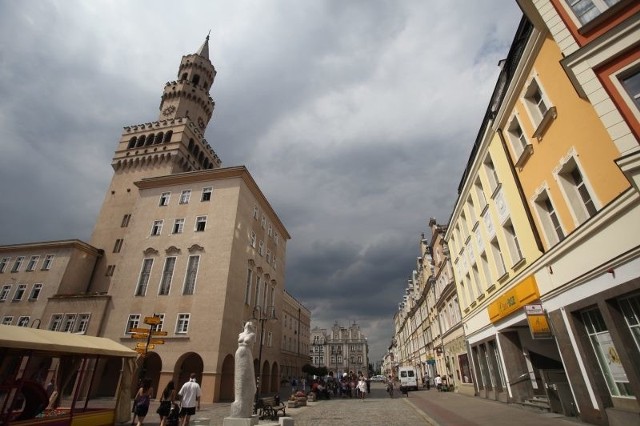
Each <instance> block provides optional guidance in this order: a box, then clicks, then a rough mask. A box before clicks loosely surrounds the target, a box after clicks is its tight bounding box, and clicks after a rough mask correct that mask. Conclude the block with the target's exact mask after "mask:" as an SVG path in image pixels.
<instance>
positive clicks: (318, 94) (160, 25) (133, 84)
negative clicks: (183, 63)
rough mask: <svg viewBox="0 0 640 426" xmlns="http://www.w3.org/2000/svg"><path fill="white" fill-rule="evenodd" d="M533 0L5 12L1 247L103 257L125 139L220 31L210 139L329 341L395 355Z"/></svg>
mask: <svg viewBox="0 0 640 426" xmlns="http://www.w3.org/2000/svg"><path fill="white" fill-rule="evenodd" d="M520 16H521V12H520V10H519V9H518V7H517V5H516V2H515V0H482V1H469V0H415V1H414V0H403V1H383V0H380V1H378V0H361V1H348V0H335V1H322V0H307V1H303V0H289V1H286V0H272V1H269V0H262V1H257V0H256V1H244V0H230V1H199V2H195V1H189V2H175V1H164V0H163V1H158V0H141V1H124V0H121V1H99V0H92V1H71V0H64V1H63V0H60V1H34V0H32V1H3V2H0V185H1V186H0V188H1V191H2V192H1V196H0V218H1V219H2V220H0V244H12V243H24V242H34V241H47V240H58V239H70V238H78V239H81V240H84V241H88V240H89V238H90V235H91V232H92V230H93V226H94V222H95V220H96V217H97V213H98V210H99V208H100V206H101V204H102V201H103V197H104V193H105V190H106V189H107V185H108V183H109V181H110V179H111V176H112V169H111V167H110V161H111V158H112V155H113V151H114V150H115V147H116V144H117V142H118V140H119V137H120V133H121V131H122V127H123V126H126V125H131V124H138V123H143V122H149V121H153V120H155V119H156V118H157V116H158V106H159V102H160V96H161V94H162V89H163V87H164V84H165V82H167V81H171V80H174V79H175V78H176V73H177V70H178V65H179V63H180V59H181V57H182V55H185V54H190V53H193V52H195V51H196V50H197V49H198V47H199V46H200V45H201V44H202V42H203V41H204V38H205V36H206V35H207V32H208V31H209V30H211V41H210V57H211V60H212V62H213V64H214V66H215V67H216V70H217V71H218V75H217V77H216V80H215V82H214V85H213V88H212V90H211V95H212V97H213V99H214V101H215V102H216V109H215V111H214V114H213V119H212V122H211V123H210V124H209V128H208V129H207V132H206V139H207V140H208V142H209V143H210V144H211V146H212V147H213V149H214V150H215V151H216V152H217V154H218V155H219V156H220V158H221V159H222V162H223V166H235V165H240V164H244V165H246V166H247V167H248V169H249V170H250V172H251V174H252V175H253V177H254V178H255V180H256V181H257V183H258V185H259V186H260V188H261V189H262V191H263V192H264V193H265V195H266V196H267V198H268V199H269V201H270V203H271V205H272V206H273V207H274V208H275V210H276V212H277V214H278V215H279V216H280V218H281V220H282V221H283V223H284V224H285V226H286V227H287V229H288V231H289V232H290V234H291V236H292V239H291V241H290V242H289V244H288V246H287V264H286V287H287V289H288V291H289V292H290V293H291V294H293V295H294V296H295V297H296V298H297V299H299V300H300V301H301V302H302V303H304V305H305V306H307V307H308V308H309V309H310V310H311V312H312V327H315V326H319V327H322V328H326V327H331V325H332V324H333V323H334V322H335V321H337V322H338V323H339V324H341V325H343V326H348V325H349V324H351V323H352V322H354V321H356V322H357V323H358V324H360V326H361V328H362V329H363V331H364V333H365V334H366V336H367V337H368V341H369V346H370V357H371V359H372V361H376V360H378V359H380V358H381V357H382V355H383V354H384V353H385V352H386V350H387V347H388V345H389V342H390V339H391V337H392V335H393V320H392V319H393V315H394V313H395V312H396V311H397V305H398V302H400V301H401V298H402V295H403V294H404V288H405V287H406V282H407V279H408V278H409V277H410V276H411V271H412V270H413V269H414V267H415V261H416V257H417V256H418V255H419V249H418V241H419V239H420V234H421V233H422V232H425V233H427V235H430V234H429V232H428V227H427V222H428V220H429V217H435V218H436V219H437V221H438V222H439V223H446V222H447V221H448V219H449V216H450V214H451V209H452V208H453V205H454V202H455V200H456V196H457V192H456V191H457V185H458V183H459V181H460V177H461V173H462V170H463V168H464V166H465V163H466V161H467V158H468V155H469V152H470V150H471V147H472V145H473V142H474V139H475V137H476V133H477V131H478V129H479V127H480V124H481V120H482V116H483V114H484V111H485V109H486V107H487V104H488V102H489V96H490V94H491V92H492V90H493V87H494V85H495V82H496V79H497V76H498V71H499V69H498V61H499V60H500V59H502V58H504V57H506V55H507V52H508V49H509V46H510V44H511V41H512V39H513V36H514V34H515V30H516V27H517V25H518V22H519V20H520Z"/></svg>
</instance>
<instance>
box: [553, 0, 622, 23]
mask: <svg viewBox="0 0 640 426" xmlns="http://www.w3.org/2000/svg"><path fill="white" fill-rule="evenodd" d="M619 1H620V0H565V2H566V3H567V5H568V6H569V7H570V8H571V11H572V12H573V14H574V15H575V16H576V18H578V21H580V23H581V24H582V25H584V24H586V23H587V22H590V21H592V20H593V19H594V18H596V17H598V16H599V15H600V14H601V13H603V12H604V11H606V10H607V9H609V8H610V7H611V6H613V5H614V4H616V3H618V2H619Z"/></svg>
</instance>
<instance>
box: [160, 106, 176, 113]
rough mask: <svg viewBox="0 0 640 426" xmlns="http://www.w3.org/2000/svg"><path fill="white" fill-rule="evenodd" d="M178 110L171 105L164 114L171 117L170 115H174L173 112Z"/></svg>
mask: <svg viewBox="0 0 640 426" xmlns="http://www.w3.org/2000/svg"><path fill="white" fill-rule="evenodd" d="M175 110H176V107H174V106H173V105H169V106H168V107H166V108H165V109H164V111H162V113H163V114H164V115H169V114H173V112H174V111H175Z"/></svg>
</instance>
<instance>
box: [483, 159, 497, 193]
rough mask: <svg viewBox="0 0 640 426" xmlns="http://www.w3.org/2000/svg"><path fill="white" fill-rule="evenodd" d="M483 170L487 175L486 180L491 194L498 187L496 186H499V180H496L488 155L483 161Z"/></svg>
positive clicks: (494, 170)
mask: <svg viewBox="0 0 640 426" xmlns="http://www.w3.org/2000/svg"><path fill="white" fill-rule="evenodd" d="M484 169H485V172H486V174H487V179H488V180H489V188H490V189H491V192H492V193H493V192H495V190H496V188H497V187H498V184H500V179H498V173H497V172H496V168H495V167H494V165H493V160H492V159H491V156H489V155H487V157H486V158H485V160H484Z"/></svg>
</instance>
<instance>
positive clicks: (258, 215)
mask: <svg viewBox="0 0 640 426" xmlns="http://www.w3.org/2000/svg"><path fill="white" fill-rule="evenodd" d="M258 217H260V210H258V206H254V207H253V218H254V219H255V220H258Z"/></svg>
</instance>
